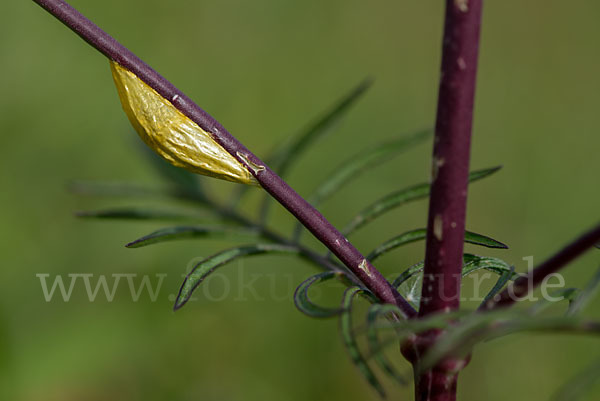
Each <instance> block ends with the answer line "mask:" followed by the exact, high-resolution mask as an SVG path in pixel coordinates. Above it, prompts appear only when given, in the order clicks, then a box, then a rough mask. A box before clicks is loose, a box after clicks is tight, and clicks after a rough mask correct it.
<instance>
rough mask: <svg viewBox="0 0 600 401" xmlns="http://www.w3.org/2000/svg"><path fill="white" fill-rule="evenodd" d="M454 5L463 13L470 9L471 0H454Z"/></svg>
mask: <svg viewBox="0 0 600 401" xmlns="http://www.w3.org/2000/svg"><path fill="white" fill-rule="evenodd" d="M454 5H455V6H456V8H458V9H459V10H460V11H462V12H463V13H466V12H467V11H469V0H454Z"/></svg>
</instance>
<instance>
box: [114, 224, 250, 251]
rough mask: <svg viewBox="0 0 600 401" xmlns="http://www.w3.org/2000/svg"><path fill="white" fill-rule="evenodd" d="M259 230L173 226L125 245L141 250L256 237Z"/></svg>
mask: <svg viewBox="0 0 600 401" xmlns="http://www.w3.org/2000/svg"><path fill="white" fill-rule="evenodd" d="M257 236H260V231H259V230H253V229H248V228H241V227H240V228H233V227H218V226H175V227H167V228H162V229H160V230H157V231H154V232H153V233H150V234H148V235H145V236H143V237H141V238H138V239H136V240H135V241H132V242H130V243H128V244H127V245H125V246H126V247H127V248H141V247H143V246H148V245H152V244H157V243H160V242H166V241H175V240H180V239H191V238H206V237H246V238H247V237H257Z"/></svg>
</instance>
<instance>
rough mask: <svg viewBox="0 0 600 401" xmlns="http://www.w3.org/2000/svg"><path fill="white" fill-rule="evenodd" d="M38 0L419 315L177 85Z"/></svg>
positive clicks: (49, 1)
mask: <svg viewBox="0 0 600 401" xmlns="http://www.w3.org/2000/svg"><path fill="white" fill-rule="evenodd" d="M34 1H35V2H36V3H37V4H39V5H40V6H41V7H43V8H44V9H46V10H47V11H48V12H49V13H50V14H52V15H53V16H55V17H56V18H57V19H58V20H60V21H61V22H62V23H63V24H65V25H66V26H67V27H69V28H70V29H71V30H73V31H74V32H75V33H76V34H77V35H79V36H80V37H81V38H82V39H83V40H85V41H86V42H88V43H89V44H90V45H92V46H93V47H94V48H95V49H97V50H98V51H100V52H101V53H102V54H104V55H105V56H106V57H108V58H109V59H111V60H114V61H116V62H117V63H119V64H120V65H122V66H123V67H125V68H126V69H128V70H129V71H131V72H133V73H134V74H135V75H137V76H138V77H139V78H140V79H141V80H142V81H144V82H145V83H146V84H148V85H149V86H150V87H152V88H153V89H154V90H156V92H158V93H159V94H160V95H161V96H163V97H164V98H165V99H167V100H169V101H170V102H171V103H172V104H173V105H174V106H175V107H176V108H177V109H179V111H181V112H182V113H183V114H185V115H186V116H187V117H189V118H190V119H191V120H192V121H194V122H195V123H196V124H198V125H199V126H200V127H201V128H202V129H204V130H205V131H207V132H209V133H210V134H211V135H212V137H213V139H214V140H215V141H216V142H217V143H219V144H220V145H221V146H222V147H223V148H224V149H225V150H226V151H227V152H228V153H229V154H231V155H232V156H233V157H234V158H236V159H237V160H238V161H239V162H240V163H242V164H243V165H244V166H246V168H248V170H249V171H250V172H251V173H252V174H253V175H254V177H256V179H257V181H258V182H259V183H260V185H261V186H262V187H263V188H264V189H265V190H266V191H267V192H268V193H269V194H271V196H273V197H274V198H275V199H276V200H277V201H278V202H279V203H281V204H282V205H283V206H284V207H285V208H286V209H287V210H288V211H289V212H290V213H292V214H293V215H294V216H295V217H296V218H297V219H298V220H299V221H300V222H301V223H302V224H303V225H304V226H305V227H306V228H307V229H308V230H309V231H310V232H311V233H312V234H313V235H314V236H315V237H317V238H318V239H319V240H320V241H321V242H322V243H323V244H324V245H325V246H326V247H327V248H329V249H330V250H331V252H333V253H334V254H335V255H336V256H337V257H338V258H339V259H340V260H341V261H342V262H343V263H344V265H346V266H347V267H348V269H349V270H350V271H351V272H352V273H353V274H354V275H356V276H357V277H358V278H359V279H360V280H361V282H362V283H363V284H364V285H365V287H366V288H368V289H369V290H370V291H371V292H373V293H374V294H375V295H376V296H377V297H378V298H379V299H381V300H382V301H383V302H385V303H392V304H395V305H397V306H398V307H399V308H400V309H401V310H402V311H403V312H404V313H405V314H406V316H407V317H414V316H415V315H416V311H415V310H414V309H413V308H412V307H411V306H410V304H409V303H408V302H407V301H406V300H405V299H404V298H402V296H401V295H400V294H399V293H398V291H396V289H395V288H393V287H392V285H391V284H390V283H389V282H388V281H387V280H386V279H385V278H384V277H383V276H382V275H381V273H379V271H377V270H376V269H375V268H374V267H373V266H372V265H371V264H370V263H369V262H368V261H367V260H366V259H365V258H364V256H363V255H362V254H361V253H360V252H359V251H358V250H357V249H356V248H355V247H354V246H353V245H352V244H350V243H349V242H348V240H347V239H346V238H345V237H344V236H343V235H342V234H341V233H340V232H339V231H338V230H337V229H336V228H335V227H333V226H332V225H331V224H330V223H329V222H328V221H327V220H326V219H325V218H324V217H323V216H322V215H321V214H320V213H319V212H318V211H317V210H316V209H315V208H314V207H312V206H311V205H310V204H309V203H308V202H307V201H306V200H304V199H303V198H302V197H301V196H300V195H298V194H297V193H296V192H295V191H294V190H293V189H292V188H291V187H290V186H289V185H288V184H287V183H286V182H285V181H283V180H282V179H281V178H280V177H279V176H278V175H277V174H275V173H274V172H273V171H272V170H271V169H269V167H268V166H266V165H265V163H264V162H262V161H261V160H260V159H259V158H258V157H256V156H255V155H254V154H252V152H250V151H249V150H248V149H247V148H246V147H245V146H244V145H242V144H241V143H240V142H239V141H238V140H237V139H236V138H234V137H233V136H232V135H231V134H230V133H229V132H227V130H226V129H225V128H224V127H223V126H222V125H221V124H220V123H219V122H218V121H216V120H215V119H213V118H212V117H211V116H210V115H209V114H208V113H206V112H205V111H204V110H202V109H201V108H200V107H199V106H198V105H196V104H195V103H194V102H193V101H192V100H191V99H190V98H188V97H187V96H186V95H185V94H183V93H182V92H181V91H179V90H178V89H177V88H176V87H175V86H174V85H173V84H171V83H170V82H169V81H167V80H166V79H165V78H164V77H162V76H161V75H160V74H158V73H157V72H156V71H154V70H153V69H152V68H151V67H150V66H148V65H147V64H146V63H144V62H143V61H142V60H140V59H139V58H138V57H137V56H136V55H135V54H133V53H132V52H131V51H129V50H128V49H127V48H125V47H124V46H123V45H121V44H120V43H119V42H117V41H116V40H115V39H113V38H112V37H111V36H110V35H108V34H107V33H106V32H104V31H103V30H101V29H100V28H99V27H98V26H96V25H95V24H94V23H93V22H91V21H90V20H88V19H87V18H86V17H84V16H83V15H82V14H80V13H79V12H78V11H77V10H75V9H74V8H73V7H71V6H70V5H69V4H67V3H66V2H64V1H62V0H34Z"/></svg>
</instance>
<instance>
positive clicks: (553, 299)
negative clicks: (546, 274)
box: [529, 288, 580, 315]
mask: <svg viewBox="0 0 600 401" xmlns="http://www.w3.org/2000/svg"><path fill="white" fill-rule="evenodd" d="M579 292H580V291H579V290H578V289H577V288H561V289H559V290H556V291H553V292H552V293H550V294H547V295H548V296H549V297H543V298H542V299H540V300H538V301H537V302H536V303H534V304H533V306H531V307H530V308H529V313H530V314H532V315H538V314H540V313H542V312H543V311H544V310H546V309H548V308H549V307H551V306H552V305H554V304H556V303H557V302H561V301H568V302H569V305H570V304H571V302H572V301H573V299H574V298H575V297H576V296H577V294H579Z"/></svg>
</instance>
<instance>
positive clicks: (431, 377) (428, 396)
mask: <svg viewBox="0 0 600 401" xmlns="http://www.w3.org/2000/svg"><path fill="white" fill-rule="evenodd" d="M481 7H482V0H446V14H445V23H444V36H443V44H442V67H441V78H440V86H439V95H438V107H437V117H436V127H435V139H434V148H433V160H432V183H431V196H430V198H429V216H428V221H427V240H426V250H425V268H424V276H423V287H422V294H421V302H420V308H419V316H427V315H429V314H432V313H436V312H449V311H451V310H454V309H457V308H458V307H459V301H460V279H461V271H462V262H463V244H464V233H465V215H466V208H467V186H468V176H469V159H470V146H471V127H472V122H473V105H474V98H475V84H476V76H477V59H478V52H479V33H480V25H481ZM440 335H442V334H441V333H440V332H439V331H435V330H434V331H432V332H429V333H424V334H422V335H421V338H417V339H416V343H417V344H419V343H420V345H421V346H420V347H413V350H414V351H413V354H412V355H410V353H406V352H405V356H407V357H409V360H411V362H412V363H413V365H415V367H418V361H419V359H420V357H421V356H422V355H423V354H424V353H426V352H427V350H428V349H429V348H430V346H431V345H433V344H434V343H435V341H436V340H437V338H438V337H439V336H440ZM466 364H467V361H466V360H446V361H442V362H441V363H440V364H438V365H436V366H435V367H434V368H433V369H431V370H429V371H427V372H423V373H422V374H420V375H415V398H416V400H417V401H426V400H427V401H454V400H455V399H456V386H457V379H458V373H459V371H460V370H461V369H462V368H463V367H464V366H466ZM415 371H417V370H415Z"/></svg>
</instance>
